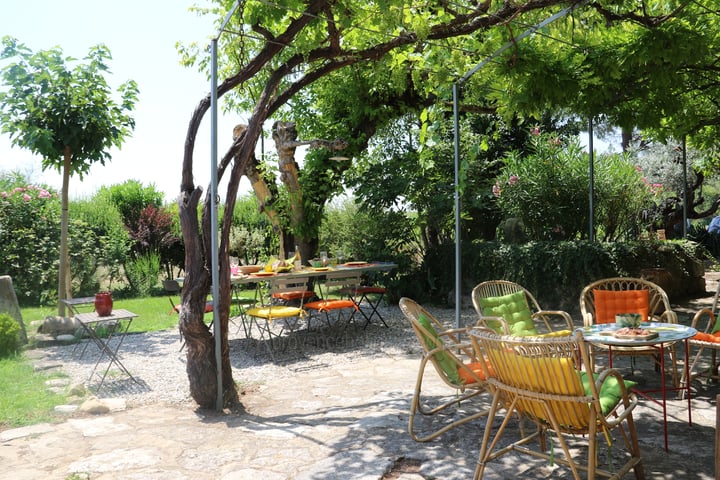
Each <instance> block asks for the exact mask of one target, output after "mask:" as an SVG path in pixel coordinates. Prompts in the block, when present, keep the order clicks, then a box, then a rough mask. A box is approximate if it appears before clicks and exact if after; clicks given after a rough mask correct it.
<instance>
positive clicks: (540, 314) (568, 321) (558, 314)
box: [532, 310, 575, 332]
mask: <svg viewBox="0 0 720 480" xmlns="http://www.w3.org/2000/svg"><path fill="white" fill-rule="evenodd" d="M546 316H549V317H561V318H562V319H563V320H564V321H565V326H563V328H561V330H564V329H565V327H567V329H568V330H570V331H572V330H574V329H575V327H574V326H573V321H572V318H571V317H570V314H569V313H567V312H564V311H562V310H540V311H539V312H535V313H533V314H532V318H533V319H535V318H536V317H540V318H541V319H542V321H543V323H544V324H545V327H547V329H548V330H549V331H551V332H553V331H555V329H554V328H553V327H552V325H551V324H550V322H549V321H548V319H547V318H546Z"/></svg>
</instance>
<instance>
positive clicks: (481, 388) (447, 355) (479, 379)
mask: <svg viewBox="0 0 720 480" xmlns="http://www.w3.org/2000/svg"><path fill="white" fill-rule="evenodd" d="M400 310H401V311H402V313H403V315H404V316H405V318H406V319H407V320H408V321H409V322H410V325H411V326H412V328H413V331H414V332H415V335H416V336H417V338H418V341H419V342H420V346H421V347H422V349H423V351H422V359H421V361H420V368H419V370H418V376H417V380H416V381H415V392H414V393H413V398H412V401H411V403H410V419H409V421H408V431H409V433H410V437H411V438H412V439H413V440H415V441H416V442H427V441H429V440H432V439H434V438H437V437H438V436H439V435H442V434H443V433H445V432H447V431H448V430H450V429H452V428H455V427H457V426H459V425H462V424H464V423H467V422H470V421H472V420H475V419H477V418H480V417H483V416H485V415H487V414H488V410H487V409H486V408H483V409H482V410H479V411H477V410H471V411H470V413H467V414H465V415H463V416H461V417H460V418H459V419H454V420H453V421H451V422H450V423H448V421H445V422H441V426H439V427H433V428H434V430H433V431H431V432H425V433H416V428H415V417H416V414H417V413H418V412H419V413H420V414H422V415H425V416H428V417H429V416H432V415H436V414H438V413H440V412H443V411H445V410H446V409H447V408H448V407H451V406H453V405H457V406H458V407H459V406H460V404H461V403H463V402H465V401H466V400H469V399H471V398H473V397H475V396H477V395H479V394H481V393H483V392H485V391H486V389H487V383H486V380H485V379H486V371H487V368H484V367H482V366H481V363H482V359H481V358H478V356H477V355H476V353H475V350H474V349H473V347H472V345H471V343H470V341H469V339H468V338H467V329H465V328H461V329H445V327H444V326H443V325H442V324H441V323H440V322H439V321H438V320H437V319H436V318H435V317H433V316H432V315H431V314H430V313H429V312H428V311H427V310H425V309H424V308H423V307H421V306H420V305H418V304H417V303H416V302H415V301H413V300H411V299H409V298H401V299H400ZM461 337H465V338H463V339H462V341H461ZM428 364H432V366H433V367H434V369H435V371H436V372H437V374H438V375H439V376H440V378H441V379H442V381H443V382H444V383H445V385H447V386H448V387H450V389H451V390H452V392H453V393H452V396H451V397H450V398H449V399H448V398H447V397H446V398H444V399H442V400H440V401H439V402H433V404H432V405H429V402H428V401H427V398H426V397H427V395H424V394H423V392H422V385H423V377H424V375H425V370H426V367H427V366H428ZM458 392H459V394H458ZM471 408H473V407H471ZM454 413H455V414H457V413H458V412H454ZM451 415H453V414H451Z"/></svg>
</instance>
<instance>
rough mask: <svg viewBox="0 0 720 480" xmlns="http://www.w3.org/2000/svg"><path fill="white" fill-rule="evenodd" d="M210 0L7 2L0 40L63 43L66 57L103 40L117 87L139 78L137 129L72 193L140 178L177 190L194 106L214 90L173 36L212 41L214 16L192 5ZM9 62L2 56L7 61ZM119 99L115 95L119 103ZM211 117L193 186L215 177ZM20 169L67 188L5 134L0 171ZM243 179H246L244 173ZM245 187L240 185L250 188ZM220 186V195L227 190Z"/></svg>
mask: <svg viewBox="0 0 720 480" xmlns="http://www.w3.org/2000/svg"><path fill="white" fill-rule="evenodd" d="M193 4H197V5H200V6H206V5H208V3H207V2H206V1H205V0H145V1H140V0H125V1H122V2H118V1H111V0H63V1H57V0H19V1H12V2H9V1H8V2H4V3H3V8H2V15H0V36H5V35H10V36H12V37H15V38H17V39H18V40H19V41H20V42H21V43H23V44H25V46H27V47H28V48H30V49H31V50H32V51H33V52H37V51H39V50H47V49H50V48H53V47H55V46H59V47H60V48H62V50H63V54H64V55H65V56H72V57H74V58H77V59H82V58H84V57H85V56H86V55H87V53H88V51H89V49H90V47H92V46H94V45H97V44H99V43H103V44H105V45H106V46H107V47H108V48H109V49H110V52H111V54H112V60H109V62H108V63H109V66H110V70H111V72H112V75H110V76H107V77H106V78H107V80H108V83H109V84H110V85H111V87H112V88H113V90H116V89H117V86H119V85H120V84H121V83H123V82H125V81H126V80H128V79H132V80H135V81H136V82H137V83H138V88H139V90H140V94H139V97H138V102H137V103H136V105H135V110H134V111H133V112H132V113H131V114H132V116H133V117H134V118H135V122H136V123H135V130H134V132H133V134H132V136H131V137H129V138H127V139H126V141H125V143H124V144H123V146H122V148H121V149H119V150H118V149H116V148H113V149H111V150H110V154H111V156H112V158H111V160H110V161H106V162H105V166H102V165H100V164H99V163H98V164H96V165H94V166H93V167H92V169H91V170H90V173H89V174H88V175H86V176H84V177H83V179H82V180H80V178H79V177H78V176H77V175H74V176H72V177H71V178H70V186H69V189H68V190H69V191H68V193H69V195H70V198H89V197H90V196H92V195H93V194H94V193H95V192H97V190H98V189H99V188H100V187H101V186H109V185H115V184H119V183H122V182H124V181H126V180H131V179H132V180H138V181H140V182H142V183H143V185H145V186H148V185H150V184H154V185H155V187H156V188H157V189H158V190H160V191H162V192H164V193H165V200H166V201H172V200H174V199H175V198H176V197H177V194H178V193H179V191H180V176H181V168H182V156H183V147H184V142H185V133H186V130H187V126H188V124H189V121H190V117H191V115H192V113H193V111H194V109H195V106H196V105H197V104H198V103H199V102H200V100H201V99H202V98H203V97H204V96H205V95H207V94H208V92H209V91H210V81H209V80H208V79H207V78H206V76H205V74H204V73H201V72H200V71H199V70H198V69H197V68H196V67H183V66H181V65H180V56H179V54H178V53H177V50H176V48H175V44H176V42H178V41H180V42H182V43H185V44H187V43H190V42H198V44H199V45H201V46H205V45H209V44H210V39H211V38H212V37H214V36H215V35H216V34H217V28H216V27H215V26H214V25H213V20H214V19H213V18H212V16H202V17H201V16H198V14H196V13H194V12H190V11H189V7H190V6H191V5H193ZM4 65H5V63H3V62H2V61H0V67H2V66H4ZM117 98H119V97H116V99H117ZM245 120H246V119H243V118H242V117H241V116H240V115H222V113H221V115H220V117H219V121H218V156H222V153H223V152H224V151H225V150H226V149H227V148H228V147H229V146H230V143H231V140H232V128H233V126H234V125H236V124H238V123H243V122H244V121H245ZM210 162H211V160H210V116H209V112H208V114H206V116H205V118H204V119H203V122H202V124H201V126H200V132H199V135H198V140H197V144H196V147H195V165H194V175H195V183H196V185H199V186H202V187H203V189H207V188H208V185H209V182H210V165H211V163H210ZM13 170H20V171H22V172H27V173H29V174H30V178H31V180H32V181H33V182H34V183H42V184H47V185H49V186H51V187H53V188H56V189H58V190H59V189H60V187H61V186H62V178H61V176H60V174H59V173H57V172H56V171H55V170H52V169H49V170H46V171H45V172H42V167H41V159H40V158H39V157H36V156H33V155H32V154H31V153H30V152H29V151H27V150H23V149H20V148H17V147H12V146H11V142H10V137H9V135H8V134H0V172H1V171H13ZM243 182H247V180H246V179H244V180H243ZM247 185H248V184H247V183H241V187H240V188H241V190H247V189H248V186H247ZM222 191H223V190H222V186H221V189H220V190H219V193H221V194H222Z"/></svg>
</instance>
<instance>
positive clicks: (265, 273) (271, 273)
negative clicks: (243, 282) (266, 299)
mask: <svg viewBox="0 0 720 480" xmlns="http://www.w3.org/2000/svg"><path fill="white" fill-rule="evenodd" d="M252 275H255V276H256V277H272V276H273V275H275V272H255V273H253V274H252Z"/></svg>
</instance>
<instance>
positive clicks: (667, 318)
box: [660, 310, 678, 323]
mask: <svg viewBox="0 0 720 480" xmlns="http://www.w3.org/2000/svg"><path fill="white" fill-rule="evenodd" d="M660 321H661V322H663V323H678V316H677V313H675V312H673V311H672V310H665V311H664V312H663V313H662V315H660Z"/></svg>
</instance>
